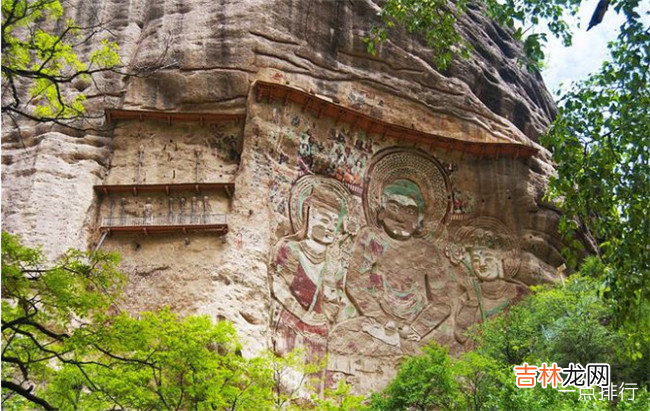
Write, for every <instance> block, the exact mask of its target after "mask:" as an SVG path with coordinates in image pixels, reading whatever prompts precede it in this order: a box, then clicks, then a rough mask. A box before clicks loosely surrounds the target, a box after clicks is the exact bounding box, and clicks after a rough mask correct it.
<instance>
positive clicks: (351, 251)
mask: <svg viewBox="0 0 650 411" xmlns="http://www.w3.org/2000/svg"><path fill="white" fill-rule="evenodd" d="M270 112H271V113H272V114H271V116H270V123H272V124H273V126H270V127H267V130H268V131H267V133H268V136H267V137H268V139H267V145H266V157H267V159H268V160H269V162H270V164H271V168H272V169H273V170H274V172H275V173H276V174H275V175H276V177H275V178H273V179H272V180H270V182H269V199H268V201H269V204H270V206H271V208H272V210H273V212H274V213H275V215H276V216H278V219H279V220H278V221H280V222H281V221H285V225H286V226H288V228H286V229H285V230H284V231H282V230H279V232H280V233H282V232H284V235H280V236H279V237H278V238H277V240H276V241H275V243H274V246H273V247H272V251H271V252H270V255H269V263H268V269H269V271H268V272H269V284H270V289H271V296H272V299H273V304H274V308H273V309H272V315H271V330H272V336H271V340H272V346H273V348H274V349H275V351H276V352H278V353H280V354H283V353H287V352H289V351H290V350H292V349H294V348H303V349H304V350H305V352H306V359H307V360H308V361H321V360H322V359H323V358H327V367H326V370H325V374H324V376H325V377H326V378H325V380H326V381H328V382H329V383H330V384H331V383H333V381H337V380H339V379H341V378H345V379H346V380H347V381H348V382H350V383H352V384H354V385H355V386H357V387H361V388H363V387H367V388H372V386H373V385H372V384H374V383H375V382H377V381H382V380H385V379H386V378H387V377H389V375H388V374H390V373H391V372H392V370H394V369H395V367H396V365H397V363H398V362H399V360H400V358H401V357H402V356H403V355H408V354H414V353H417V352H418V350H419V348H420V347H421V346H422V345H424V344H426V343H427V342H428V341H430V340H432V339H435V340H437V341H440V342H442V343H444V344H447V345H450V346H452V347H458V348H460V347H462V346H463V345H466V344H467V337H466V336H465V331H466V330H467V328H469V327H470V326H471V325H472V324H475V323H477V322H479V321H482V320H484V319H485V318H487V317H488V316H490V315H494V314H496V313H498V312H499V311H500V310H502V309H503V308H505V307H507V305H508V304H510V303H512V302H514V301H516V300H518V299H519V298H521V296H522V295H523V294H524V293H525V292H526V290H527V284H525V283H523V282H521V281H519V280H517V279H515V277H516V274H517V271H518V270H519V267H520V262H519V259H520V252H519V246H518V244H517V234H516V232H515V231H514V230H512V229H511V228H509V227H508V225H507V224H506V223H504V222H502V221H500V220H499V219H497V218H495V217H494V216H489V215H481V211H482V210H481V209H480V207H476V204H475V199H474V198H475V194H474V193H473V192H472V185H471V184H464V181H465V180H466V179H467V177H466V175H467V173H465V174H462V173H461V174H460V175H459V174H458V173H457V171H458V170H459V169H460V168H462V167H463V166H464V163H463V162H461V161H458V158H455V157H453V156H447V155H446V154H445V153H437V152H432V151H431V150H426V148H424V149H423V148H421V147H417V146H416V147H413V146H411V147H408V146H404V145H403V143H402V144H400V142H398V141H394V140H392V139H383V138H382V137H381V136H379V135H368V134H367V133H365V132H363V131H359V130H355V129H353V128H351V127H350V125H349V124H343V125H337V124H336V123H335V122H333V121H332V120H328V119H322V120H319V119H318V118H316V117H315V116H313V115H311V114H309V113H299V112H297V110H295V108H293V109H292V107H291V106H287V107H284V106H279V105H276V106H273V107H272V108H271V110H270ZM258 149H259V150H262V151H264V149H265V147H264V145H260V146H258ZM287 199H288V200H287ZM458 348H457V349H458Z"/></svg>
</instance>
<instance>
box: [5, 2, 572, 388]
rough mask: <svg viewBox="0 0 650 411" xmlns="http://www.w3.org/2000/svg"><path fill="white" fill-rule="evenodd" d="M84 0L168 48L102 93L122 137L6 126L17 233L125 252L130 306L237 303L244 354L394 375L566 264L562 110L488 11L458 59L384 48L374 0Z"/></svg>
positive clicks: (8, 224) (125, 37)
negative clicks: (554, 182) (466, 54)
mask: <svg viewBox="0 0 650 411" xmlns="http://www.w3.org/2000/svg"><path fill="white" fill-rule="evenodd" d="M72 10H73V14H74V18H75V19H76V20H77V21H78V22H79V23H82V24H84V23H92V22H96V21H97V19H99V20H103V21H106V22H108V25H109V26H110V27H111V33H113V34H114V35H115V38H114V40H116V41H117V42H118V43H119V44H120V45H121V55H122V57H123V59H124V61H125V62H126V63H127V64H128V65H129V67H130V68H131V69H132V70H138V69H143V68H145V67H149V66H154V65H157V64H159V63H161V62H162V63H163V66H164V68H163V69H160V70H157V71H155V72H153V73H151V74H149V75H146V76H141V77H130V78H118V77H115V76H105V77H103V78H101V79H98V81H97V83H96V84H95V85H92V86H90V87H89V88H87V89H86V90H85V93H87V95H89V96H91V98H90V99H89V110H90V111H91V112H93V111H94V112H101V111H103V110H105V109H115V110H113V111H109V112H108V113H109V116H108V118H107V122H106V124H104V125H103V129H102V130H98V131H97V132H96V133H94V134H98V135H104V136H105V137H95V136H92V135H87V136H82V137H71V136H66V135H64V134H61V133H55V132H52V133H44V132H43V130H42V128H34V129H31V131H30V130H28V133H27V134H25V138H24V140H18V139H17V138H16V134H15V133H12V130H10V129H9V128H8V127H5V130H3V133H4V135H3V157H2V164H3V165H2V167H3V170H2V171H3V176H2V179H3V187H4V190H3V194H2V208H3V211H2V217H3V229H5V230H8V231H11V232H16V233H19V234H22V235H23V237H24V238H26V240H27V241H28V242H31V243H43V244H44V245H45V249H46V251H47V252H48V253H49V255H50V256H55V255H57V254H59V253H61V252H62V251H64V250H65V249H66V248H67V247H80V248H83V247H102V249H107V250H116V251H119V252H120V253H122V255H123V260H124V265H123V268H124V270H125V271H126V272H127V273H128V274H129V275H130V279H131V281H130V286H129V289H128V298H127V300H126V301H125V305H126V306H127V307H129V308H130V309H132V310H134V311H137V310H141V309H152V308H156V307H160V306H162V305H171V306H172V307H174V309H176V310H179V311H182V312H187V313H190V312H198V313H207V314H209V315H211V316H213V317H214V318H226V319H228V320H230V321H233V322H234V323H235V325H236V326H237V328H238V329H239V331H240V333H241V335H242V339H243V341H244V343H245V345H246V352H247V353H249V354H252V353H255V352H257V351H258V350H260V349H263V348H266V347H271V348H274V349H276V350H277V351H280V352H282V351H286V350H289V349H291V348H293V347H297V346H302V347H305V348H306V349H307V352H308V355H309V356H310V357H311V358H313V359H315V358H318V357H320V356H322V355H324V354H328V355H329V358H330V361H329V363H328V368H327V373H326V375H327V379H328V381H333V380H334V379H336V378H347V379H348V380H349V381H350V382H352V383H354V384H355V385H356V386H357V388H358V389H367V388H377V387H379V386H381V384H382V383H383V382H384V381H386V380H387V379H388V378H390V376H392V375H393V373H394V367H395V364H396V363H397V362H398V361H399V359H400V358H401V356H403V355H404V354H410V353H414V352H417V350H418V347H419V346H421V345H422V344H424V343H426V342H427V341H429V340H431V339H436V340H438V341H440V342H443V343H445V344H448V345H450V346H452V347H453V348H454V349H461V348H462V345H463V344H464V343H465V337H464V336H463V331H464V330H465V329H466V328H467V327H468V326H469V325H471V324H472V323H474V322H475V321H478V320H480V319H481V318H485V317H486V316H489V315H491V314H493V313H494V312H497V311H498V310H499V309H500V308H502V307H503V306H504V305H506V304H508V303H510V302H514V301H516V300H517V299H518V298H520V297H521V295H522V294H523V293H525V292H526V287H527V286H528V285H531V284H535V283H539V282H543V281H549V280H550V279H552V278H553V276H554V275H555V267H557V266H558V265H560V264H561V263H562V259H561V257H560V254H559V251H558V250H559V248H560V247H561V242H560V241H559V239H558V237H557V235H556V223H557V214H556V213H555V212H554V211H553V210H551V209H549V208H548V207H547V206H545V205H544V204H542V200H541V198H542V195H543V192H544V188H545V186H546V182H547V179H548V176H549V175H550V173H551V172H552V167H551V165H550V163H549V155H548V153H547V152H546V151H545V150H544V149H543V148H541V147H540V146H539V145H538V144H537V138H538V136H539V135H540V133H541V132H543V131H544V129H545V128H546V127H547V125H548V124H549V122H550V119H551V118H552V116H553V115H554V106H553V103H552V101H551V99H550V97H549V95H548V93H547V92H546V90H545V88H544V85H543V83H542V81H541V78H540V76H539V75H538V74H530V73H528V72H526V71H525V70H524V69H523V68H522V67H520V65H519V63H518V56H520V54H521V48H520V46H519V45H517V44H516V43H515V42H514V41H513V40H512V39H511V38H510V36H509V35H508V33H506V32H505V31H504V30H502V29H501V28H499V27H498V26H496V25H494V24H493V23H491V22H490V21H488V20H486V19H485V18H484V17H483V16H482V15H481V13H480V10H475V9H470V11H469V13H468V14H467V16H465V17H464V18H463V20H462V22H461V25H460V29H461V30H462V31H463V33H465V35H466V36H467V38H468V39H469V40H470V41H471V42H472V44H473V45H474V48H475V50H474V52H473V53H472V56H471V58H470V59H469V60H458V61H454V62H453V63H452V65H451V66H450V67H449V68H448V69H447V70H446V71H445V72H444V73H440V72H438V71H436V70H435V69H434V68H433V67H432V65H431V64H430V61H431V51H430V50H428V49H427V48H426V47H424V46H423V45H422V42H421V41H420V39H418V38H417V37H414V36H409V35H406V34H405V33H402V32H399V31H397V32H395V33H394V34H393V35H392V36H391V38H390V40H389V41H388V42H386V43H385V44H383V45H382V46H381V47H380V49H379V53H378V55H377V56H376V57H373V56H370V55H368V54H367V53H366V50H365V44H364V43H363V40H362V39H363V37H364V36H365V35H366V34H367V33H368V31H369V30H370V28H371V27H372V25H373V24H376V23H377V19H376V12H377V10H378V5H377V4H375V3H373V2H371V1H344V0H336V1H309V0H302V1H291V0H283V1H252V0H248V1H201V0H193V1H186V2H177V1H171V0H146V1H145V0H133V1H128V0H114V1H111V0H102V1H96V2H90V3H89V2H78V3H77V5H76V7H74V8H73V9H72ZM133 112H137V113H140V114H137V113H135V114H134V113H133ZM189 114H192V115H189ZM225 114H227V116H221V117H220V115H225ZM161 120H162V121H161ZM30 132H31V136H30ZM217 183H218V184H220V185H218V184H217ZM225 183H227V184H234V195H233V192H232V191H230V188H227V187H232V185H227V186H225V185H223V184H225ZM93 186H100V187H96V188H93ZM108 186H110V187H108ZM126 186H128V187H127V189H126V190H123V188H124V187H126ZM102 187H103V188H102ZM120 187H121V188H120ZM120 190H121V191H120ZM138 190H140V191H138ZM146 190H149V191H148V192H147V193H145V192H144V191H146ZM409 215H410V216H411V217H409ZM219 216H225V217H223V218H224V220H223V221H222V220H219V221H217V220H216V219H217V218H218V219H220V218H221V217H219ZM315 216H318V218H317V217H315ZM212 219H215V220H214V221H213V220H212ZM208 220H209V221H208ZM210 223H214V224H210ZM222 223H223V224H222ZM118 226H119V227H127V228H128V227H131V228H133V227H136V228H137V229H135V230H131V229H129V230H126V231H125V232H119V230H116V228H115V227H118ZM159 226H160V227H167V229H166V231H163V232H160V233H157V232H154V229H153V227H159ZM216 227H221V228H219V229H217V228H216ZM226 229H227V234H224V231H225V230H226ZM197 230H200V231H197ZM109 232H110V233H111V234H110V235H107V236H106V235H103V234H102V233H109Z"/></svg>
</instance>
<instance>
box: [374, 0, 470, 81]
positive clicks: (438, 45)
mask: <svg viewBox="0 0 650 411" xmlns="http://www.w3.org/2000/svg"><path fill="white" fill-rule="evenodd" d="M465 7H466V0H461V1H456V2H454V3H452V2H450V1H448V0H388V1H386V3H385V4H384V5H383V7H382V9H381V11H380V14H379V15H380V17H381V19H382V21H384V23H385V27H384V26H375V27H373V28H372V30H371V32H370V35H369V36H368V37H366V38H365V39H364V41H365V42H366V45H367V48H368V52H370V53H371V54H373V55H376V54H377V47H378V46H379V44H380V43H382V42H384V41H386V38H387V29H390V28H393V27H395V25H396V24H398V25H400V26H403V27H404V28H405V29H406V31H407V32H408V33H414V34H423V35H424V38H425V41H426V44H427V46H429V47H431V48H432V49H433V51H434V55H433V59H434V63H435V64H436V66H437V67H439V68H441V69H444V68H446V67H447V65H448V64H449V63H450V62H451V59H452V57H453V55H454V53H460V54H461V55H464V56H468V55H469V44H468V43H467V42H466V41H465V40H464V39H463V37H462V36H461V35H460V33H458V31H457V30H456V28H455V24H456V21H457V19H458V16H459V14H460V13H463V12H464V11H465Z"/></svg>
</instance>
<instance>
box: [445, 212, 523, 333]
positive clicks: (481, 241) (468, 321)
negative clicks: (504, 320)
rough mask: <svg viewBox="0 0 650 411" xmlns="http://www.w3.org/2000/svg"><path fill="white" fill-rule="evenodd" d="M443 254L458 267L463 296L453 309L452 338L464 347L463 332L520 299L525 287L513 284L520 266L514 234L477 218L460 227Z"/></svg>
mask: <svg viewBox="0 0 650 411" xmlns="http://www.w3.org/2000/svg"><path fill="white" fill-rule="evenodd" d="M454 237H455V238H454V243H451V244H450V245H449V246H448V247H447V248H446V250H445V254H446V255H447V257H448V258H449V259H450V261H451V262H452V263H453V264H455V265H457V266H459V267H460V269H461V271H462V274H461V277H462V279H463V281H462V282H461V287H462V288H463V290H464V296H463V298H462V299H461V301H460V304H459V305H458V307H457V309H456V314H455V328H454V336H455V338H456V340H457V341H458V342H460V343H461V344H462V343H465V341H466V340H467V337H466V336H465V335H464V332H465V330H466V329H467V328H468V327H469V326H470V325H472V324H474V323H476V322H478V321H482V320H485V319H486V318H487V317H489V316H491V315H493V314H495V313H497V312H498V311H500V310H501V309H503V308H504V307H505V306H507V305H508V304H509V303H511V302H512V301H514V300H516V299H518V298H520V297H521V296H522V295H523V294H524V293H525V292H526V290H527V286H526V285H525V284H524V283H522V282H520V281H517V280H515V279H514V278H513V277H514V275H515V274H516V273H517V271H518V269H519V265H520V260H519V249H518V248H517V246H516V242H515V239H514V234H513V233H511V232H510V231H509V230H508V229H507V228H506V227H505V225H503V223H501V222H499V221H498V220H496V219H493V218H488V217H480V218H477V219H474V220H471V221H470V222H469V223H468V224H467V225H465V226H463V227H460V228H459V229H458V230H457V231H456V234H455V236H454Z"/></svg>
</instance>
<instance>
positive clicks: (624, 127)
mask: <svg viewBox="0 0 650 411" xmlns="http://www.w3.org/2000/svg"><path fill="white" fill-rule="evenodd" d="M612 3H613V6H614V9H615V10H616V11H618V12H620V13H623V14H624V15H625V17H626V19H625V22H624V23H623V25H622V26H621V28H620V33H619V35H618V38H617V40H616V41H614V42H612V43H610V45H609V49H610V60H609V61H607V62H605V63H604V64H603V66H602V68H601V69H600V71H599V72H597V73H595V74H593V75H591V76H590V77H589V78H588V79H587V80H584V81H581V82H578V83H577V84H574V85H573V88H572V89H571V90H570V91H569V92H568V93H567V94H566V95H564V96H563V97H562V98H561V99H560V102H559V105H560V107H559V114H558V116H557V119H556V121H555V122H554V124H553V126H552V128H551V130H550V132H549V134H548V136H547V137H546V138H545V139H544V140H543V142H544V143H545V144H546V145H547V146H548V147H549V148H550V149H551V150H552V151H553V158H554V160H555V162H556V168H557V176H556V177H555V178H553V179H552V181H551V195H552V196H553V197H554V198H556V199H557V200H558V204H559V206H560V207H561V208H562V210H563V211H564V215H565V217H564V220H563V221H562V223H561V228H562V229H563V230H564V232H565V233H566V234H567V235H569V236H571V235H575V232H576V231H577V230H578V229H580V228H583V227H582V225H584V226H585V227H586V228H587V229H588V230H589V231H590V232H591V233H592V234H593V236H594V237H595V238H596V239H597V240H598V242H599V245H600V247H599V250H598V253H599V256H600V258H601V259H602V261H603V263H604V264H605V280H606V283H605V287H606V291H607V295H608V297H609V301H610V303H611V304H612V305H613V307H614V308H615V320H616V321H617V323H618V324H619V325H623V323H625V322H627V320H630V323H628V326H630V325H631V324H637V325H639V326H640V325H641V321H642V319H643V318H647V312H643V311H642V306H643V302H647V301H648V300H650V248H649V246H648V239H649V238H650V220H649V219H648V215H650V134H648V130H650V114H649V113H650V86H649V82H650V72H649V69H648V68H649V67H650V23H649V21H650V20H648V19H644V18H643V17H642V16H641V15H640V14H639V10H638V8H639V7H638V3H639V2H638V1H631V0H630V1H617V2H612ZM646 16H647V15H646ZM570 257H571V256H570ZM573 262H574V263H575V259H573ZM632 328H634V327H632ZM636 332H637V333H640V332H641V330H640V329H637V331H636Z"/></svg>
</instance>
